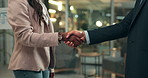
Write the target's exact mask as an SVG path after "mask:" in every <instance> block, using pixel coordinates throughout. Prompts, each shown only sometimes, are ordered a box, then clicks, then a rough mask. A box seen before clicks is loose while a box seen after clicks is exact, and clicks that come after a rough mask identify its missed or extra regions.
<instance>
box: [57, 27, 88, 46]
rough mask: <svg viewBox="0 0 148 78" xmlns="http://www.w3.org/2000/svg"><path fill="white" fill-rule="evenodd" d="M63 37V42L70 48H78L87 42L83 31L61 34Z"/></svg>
mask: <svg viewBox="0 0 148 78" xmlns="http://www.w3.org/2000/svg"><path fill="white" fill-rule="evenodd" d="M59 34H60V35H61V41H64V43H65V44H67V45H68V46H70V47H77V46H79V45H81V44H82V43H84V42H85V40H86V37H85V33H84V32H82V31H77V30H73V31H69V32H66V33H59Z"/></svg>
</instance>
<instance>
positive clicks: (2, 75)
mask: <svg viewBox="0 0 148 78" xmlns="http://www.w3.org/2000/svg"><path fill="white" fill-rule="evenodd" d="M0 78H15V77H14V75H13V73H12V71H10V70H8V69H7V66H2V65H0ZM55 78H102V77H84V75H82V74H81V73H80V72H79V71H74V72H61V73H56V76H55ZM103 78H121V77H115V76H111V75H110V74H107V73H106V74H105V76H104V77H103Z"/></svg>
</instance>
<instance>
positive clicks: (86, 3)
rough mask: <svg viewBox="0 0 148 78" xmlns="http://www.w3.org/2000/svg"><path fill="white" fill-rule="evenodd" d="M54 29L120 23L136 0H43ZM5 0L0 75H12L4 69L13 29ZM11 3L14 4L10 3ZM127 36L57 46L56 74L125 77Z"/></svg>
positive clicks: (0, 13) (0, 7)
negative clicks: (74, 45)
mask: <svg viewBox="0 0 148 78" xmlns="http://www.w3.org/2000/svg"><path fill="white" fill-rule="evenodd" d="M43 1H44V3H45V5H46V7H47V9H48V11H49V14H50V18H51V21H52V22H53V24H54V27H55V31H56V32H67V31H71V30H81V31H84V30H92V29H95V28H101V27H105V26H109V25H112V24H116V23H119V22H120V21H121V20H122V19H123V18H124V17H125V15H127V14H128V13H129V11H130V10H131V9H132V8H133V7H134V4H135V1H136V0H43ZM7 5H8V0H0V78H14V76H13V74H12V71H10V70H8V69H7V66H8V64H9V59H10V57H11V55H12V51H13V45H14V42H13V41H14V39H13V32H12V29H11V27H10V25H9V24H8V22H7ZM12 7H13V6H12ZM125 57H126V38H123V39H118V40H113V41H106V42H103V43H99V44H95V45H87V44H83V45H81V46H79V47H77V48H70V47H68V46H67V45H65V44H64V43H61V44H60V45H59V46H58V47H57V48H56V59H57V61H56V62H57V65H56V68H55V69H56V78H76V77H77V78H124V64H125Z"/></svg>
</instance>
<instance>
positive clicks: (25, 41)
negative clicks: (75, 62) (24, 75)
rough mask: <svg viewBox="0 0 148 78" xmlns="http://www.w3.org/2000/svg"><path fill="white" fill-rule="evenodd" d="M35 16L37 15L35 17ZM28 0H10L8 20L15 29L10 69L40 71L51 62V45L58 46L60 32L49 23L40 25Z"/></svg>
mask: <svg viewBox="0 0 148 78" xmlns="http://www.w3.org/2000/svg"><path fill="white" fill-rule="evenodd" d="M46 12H47V11H46ZM34 16H35V17H34ZM36 20H38V19H37V15H36V14H34V9H33V8H32V7H31V6H30V5H29V3H28V1H27V0H9V2H8V21H9V23H10V25H11V26H12V28H13V31H14V40H15V42H14V44H15V45H14V51H13V54H12V56H11V59H10V63H9V67H8V69H10V70H32V71H40V70H45V69H47V68H48V66H49V64H50V59H53V58H50V52H49V51H50V50H49V47H54V46H58V33H57V32H54V30H53V25H52V23H51V21H50V20H49V24H48V25H43V24H42V25H40V24H39V23H38V21H36Z"/></svg>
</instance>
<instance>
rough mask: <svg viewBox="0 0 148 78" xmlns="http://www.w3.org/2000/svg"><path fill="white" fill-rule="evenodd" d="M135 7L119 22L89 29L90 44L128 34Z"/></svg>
mask: <svg viewBox="0 0 148 78" xmlns="http://www.w3.org/2000/svg"><path fill="white" fill-rule="evenodd" d="M133 12H134V9H133V10H131V11H130V13H129V14H128V15H127V16H126V17H125V18H124V19H123V20H122V21H121V22H120V23H118V24H115V25H111V26H107V27H104V28H98V29H94V30H88V34H89V37H90V44H97V43H100V42H104V41H109V40H114V39H118V38H122V37H126V36H127V35H128V30H129V27H130V25H131V22H132V18H133Z"/></svg>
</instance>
